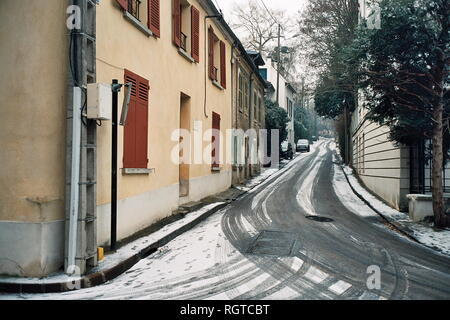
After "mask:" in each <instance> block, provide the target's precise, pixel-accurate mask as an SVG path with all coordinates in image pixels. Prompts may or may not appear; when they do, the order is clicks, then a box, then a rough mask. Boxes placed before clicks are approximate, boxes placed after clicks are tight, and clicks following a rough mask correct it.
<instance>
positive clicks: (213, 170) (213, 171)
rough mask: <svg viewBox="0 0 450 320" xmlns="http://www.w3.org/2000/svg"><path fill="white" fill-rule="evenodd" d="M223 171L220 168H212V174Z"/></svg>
mask: <svg viewBox="0 0 450 320" xmlns="http://www.w3.org/2000/svg"><path fill="white" fill-rule="evenodd" d="M221 170H222V169H220V167H212V168H211V172H212V173H220V171H221Z"/></svg>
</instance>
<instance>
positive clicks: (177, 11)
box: [172, 0, 181, 47]
mask: <svg viewBox="0 0 450 320" xmlns="http://www.w3.org/2000/svg"><path fill="white" fill-rule="evenodd" d="M172 33H173V43H174V44H175V45H176V46H177V47H180V46H181V4H180V0H172Z"/></svg>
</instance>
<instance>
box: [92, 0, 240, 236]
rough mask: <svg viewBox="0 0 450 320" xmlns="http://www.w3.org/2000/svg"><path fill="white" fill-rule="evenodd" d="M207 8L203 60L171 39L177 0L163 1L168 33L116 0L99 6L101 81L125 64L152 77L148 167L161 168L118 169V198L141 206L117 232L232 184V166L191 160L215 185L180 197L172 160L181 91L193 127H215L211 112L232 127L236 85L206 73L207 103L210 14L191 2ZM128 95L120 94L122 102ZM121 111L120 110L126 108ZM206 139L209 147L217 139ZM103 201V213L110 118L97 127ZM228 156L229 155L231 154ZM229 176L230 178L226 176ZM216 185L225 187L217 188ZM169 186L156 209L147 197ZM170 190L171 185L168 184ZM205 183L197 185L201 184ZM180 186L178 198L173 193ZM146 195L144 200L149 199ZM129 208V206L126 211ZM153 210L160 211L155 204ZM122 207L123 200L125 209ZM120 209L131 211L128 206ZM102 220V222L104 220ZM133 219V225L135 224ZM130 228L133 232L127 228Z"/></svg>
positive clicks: (198, 175) (193, 170)
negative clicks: (134, 19) (146, 24)
mask: <svg viewBox="0 0 450 320" xmlns="http://www.w3.org/2000/svg"><path fill="white" fill-rule="evenodd" d="M190 2H191V4H192V5H194V6H195V7H196V8H197V9H199V10H200V63H199V64H197V63H191V62H190V61H188V60H187V59H186V58H184V57H183V56H181V55H180V54H179V52H178V48H176V47H175V46H174V45H173V43H172V4H171V1H161V9H160V10H161V14H160V15H161V37H160V38H154V37H147V36H146V35H145V34H144V33H142V32H141V31H140V30H138V29H137V28H136V27H135V26H134V25H133V24H131V23H130V22H129V21H128V20H126V19H125V18H124V17H123V14H122V12H121V10H120V9H119V8H118V7H117V5H116V3H115V1H102V2H101V4H100V5H99V6H98V8H97V38H98V40H97V81H98V82H105V83H110V82H111V80H112V79H118V80H119V81H123V77H124V69H128V70H130V71H132V72H134V73H136V74H138V75H139V76H141V77H144V78H146V79H148V80H149V82H150V92H149V125H148V131H149V132H148V141H149V142H148V146H149V147H148V158H149V164H148V166H149V168H150V169H154V171H153V172H152V173H151V174H150V175H138V176H125V175H119V179H118V185H119V201H120V202H123V201H127V202H130V201H131V202H132V201H136V203H135V204H134V205H131V206H128V207H133V208H135V209H134V210H135V212H133V213H131V212H130V218H131V217H132V219H133V222H130V223H128V222H127V219H123V220H120V219H119V222H120V221H123V223H119V226H118V228H119V231H118V234H119V236H120V237H121V238H123V237H126V236H129V235H131V233H132V232H133V231H134V232H137V231H139V230H138V229H142V228H144V227H146V226H148V225H150V224H152V223H153V222H156V221H157V220H159V219H161V218H163V217H164V216H167V215H170V214H171V210H173V209H175V208H176V207H177V206H178V204H179V203H183V202H186V201H187V200H195V199H196V200H198V199H197V198H198V196H197V195H196V194H194V191H195V192H196V193H197V194H201V195H203V194H206V195H208V194H211V193H212V192H213V191H222V190H225V189H226V188H227V187H228V186H229V185H230V184H231V174H227V172H231V166H230V165H228V164H224V165H223V166H222V168H221V174H212V172H211V166H210V165H208V164H203V165H191V166H190V170H189V176H190V178H191V179H192V181H199V179H202V178H204V180H205V181H208V183H203V184H202V183H200V184H197V185H195V187H194V186H193V185H191V192H193V193H192V194H190V196H189V197H187V198H182V199H179V197H178V193H177V192H178V189H177V187H172V186H177V185H178V183H179V167H178V165H177V164H176V163H173V162H172V161H171V154H172V151H173V148H174V147H176V145H177V143H176V142H173V141H171V136H172V133H173V131H174V130H175V129H178V128H179V127H180V95H181V93H183V94H184V95H186V96H189V97H190V105H191V112H190V115H191V118H190V127H191V128H194V121H200V122H201V123H202V127H203V132H204V131H205V130H208V129H211V128H212V112H216V113H218V114H220V116H221V129H222V131H223V134H225V130H226V129H230V128H231V89H227V90H220V89H219V88H217V87H216V86H214V85H213V84H212V82H211V80H210V79H209V78H206V91H207V95H206V116H205V114H204V113H205V112H204V101H205V71H206V70H205V62H206V63H207V50H206V48H205V31H206V30H207V29H205V25H204V21H205V19H204V17H205V16H206V12H205V11H204V10H203V9H202V8H201V6H200V5H199V4H198V3H197V1H190ZM211 23H212V24H214V30H215V33H216V35H217V36H218V37H219V38H220V39H221V40H222V41H224V42H225V43H226V55H227V60H226V62H227V84H228V86H229V88H231V63H230V59H231V45H230V43H229V42H228V41H226V39H225V37H224V35H223V34H221V32H220V30H219V27H218V26H217V25H215V23H214V21H213V20H211V19H208V20H207V24H208V26H209V25H210V24H211ZM122 99H123V96H122V94H120V96H119V101H122ZM119 112H120V110H119ZM207 138H208V139H206V140H208V141H204V142H203V146H204V147H206V146H207V145H209V144H210V139H209V137H207ZM97 144H98V159H97V162H98V189H97V192H98V207H99V209H100V210H101V211H102V212H103V211H105V210H104V208H105V207H106V206H108V204H109V202H110V191H109V188H110V165H109V163H110V161H109V158H110V150H111V149H110V148H111V123H110V122H104V123H103V126H102V127H101V128H99V130H98V141H97ZM221 147H222V152H221V154H222V155H223V156H226V154H225V151H226V148H227V146H226V139H225V136H224V138H223V139H222V144H221ZM118 150H119V166H120V167H121V168H122V165H123V164H122V161H121V159H122V157H123V153H122V151H123V128H120V129H119V149H118ZM224 159H225V158H224ZM223 175H225V176H226V177H228V176H229V178H226V179H228V180H226V181H225V182H223V180H222V179H223V178H221V176H223ZM210 183H212V184H216V185H217V186H218V188H211V185H210ZM162 188H163V189H165V190H169V189H170V191H167V192H166V193H164V194H160V197H161V199H163V200H164V202H165V210H163V211H161V210H157V209H156V207H155V206H154V204H153V203H152V201H151V200H150V198H147V199H148V200H147V201H145V200H142V199H145V195H149V194H153V193H155V192H157V190H158V189H162ZM167 188H168V189H167ZM197 188H198V189H197ZM174 192H175V196H174ZM142 197H143V198H142ZM125 208H126V207H122V209H123V210H126V209H125ZM150 208H154V210H152V209H150ZM120 209H121V207H120V206H119V210H120ZM119 214H125V215H128V212H122V213H119ZM105 217H106V218H105V219H104V220H102V219H100V220H99V222H98V224H99V225H98V227H99V230H102V229H104V226H102V224H103V223H105V224H107V223H109V222H108V214H107V213H105ZM102 221H103V222H102ZM129 224H132V225H133V226H135V227H133V228H130V225H129ZM125 230H126V231H125ZM99 237H100V238H99V241H101V242H104V241H105V239H103V238H104V237H101V236H99Z"/></svg>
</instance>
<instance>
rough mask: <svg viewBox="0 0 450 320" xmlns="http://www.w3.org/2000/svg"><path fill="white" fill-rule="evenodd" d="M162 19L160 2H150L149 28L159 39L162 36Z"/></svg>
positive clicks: (151, 0) (150, 0) (149, 0)
mask: <svg viewBox="0 0 450 320" xmlns="http://www.w3.org/2000/svg"><path fill="white" fill-rule="evenodd" d="M160 19H161V18H160V0H148V28H149V29H150V31H151V32H153V34H154V36H155V37H157V38H159V37H160V36H161V29H160Z"/></svg>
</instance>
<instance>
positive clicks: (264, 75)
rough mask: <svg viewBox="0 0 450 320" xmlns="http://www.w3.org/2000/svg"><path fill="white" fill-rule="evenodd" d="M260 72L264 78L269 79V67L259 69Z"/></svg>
mask: <svg viewBox="0 0 450 320" xmlns="http://www.w3.org/2000/svg"><path fill="white" fill-rule="evenodd" d="M259 74H260V75H261V77H262V78H263V79H264V80H267V69H266V68H263V69H259Z"/></svg>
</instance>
